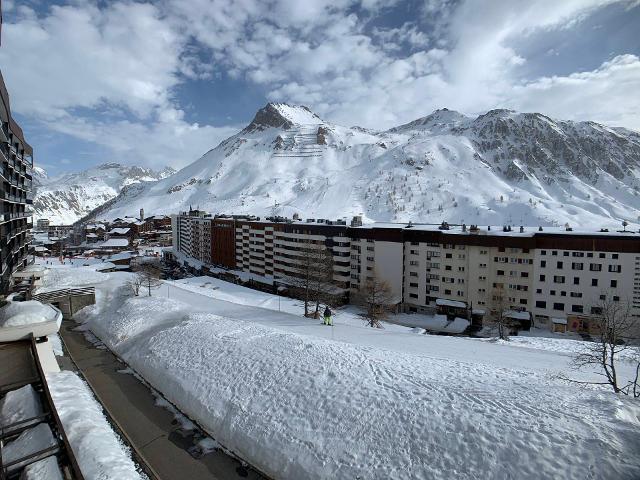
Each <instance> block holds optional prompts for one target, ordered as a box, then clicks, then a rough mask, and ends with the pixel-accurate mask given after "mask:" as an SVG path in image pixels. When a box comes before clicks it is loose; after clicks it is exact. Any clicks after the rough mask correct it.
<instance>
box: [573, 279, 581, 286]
mask: <svg viewBox="0 0 640 480" xmlns="http://www.w3.org/2000/svg"><path fill="white" fill-rule="evenodd" d="M573 284H574V285H580V277H573Z"/></svg>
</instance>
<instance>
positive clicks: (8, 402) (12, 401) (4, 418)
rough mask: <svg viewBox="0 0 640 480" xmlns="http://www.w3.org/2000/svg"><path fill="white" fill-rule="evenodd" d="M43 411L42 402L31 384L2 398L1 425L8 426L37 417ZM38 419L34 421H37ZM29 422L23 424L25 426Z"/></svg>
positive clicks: (0, 402) (0, 401)
mask: <svg viewBox="0 0 640 480" xmlns="http://www.w3.org/2000/svg"><path fill="white" fill-rule="evenodd" d="M41 413H42V404H41V403H40V398H39V397H38V394H37V393H36V391H35V390H34V389H33V387H32V386H31V385H25V386H24V387H22V388H19V389H17V390H12V391H10V392H7V394H6V395H5V397H4V398H3V399H2V400H0V426H2V427H7V426H9V425H12V424H14V423H16V422H20V421H22V420H27V419H29V418H33V417H36V416H38V415H40V414H41ZM37 422H38V421H34V423H37ZM24 425H28V424H21V425H20V426H24Z"/></svg>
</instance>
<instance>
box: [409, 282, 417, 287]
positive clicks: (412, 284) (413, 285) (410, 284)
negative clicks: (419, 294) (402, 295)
mask: <svg viewBox="0 0 640 480" xmlns="http://www.w3.org/2000/svg"><path fill="white" fill-rule="evenodd" d="M409 286H410V287H413V288H418V284H417V283H415V282H411V283H409Z"/></svg>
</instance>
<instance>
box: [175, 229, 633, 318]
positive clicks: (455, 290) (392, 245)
mask: <svg viewBox="0 0 640 480" xmlns="http://www.w3.org/2000/svg"><path fill="white" fill-rule="evenodd" d="M211 222H212V223H211V225H212V230H211V232H212V233H211V235H210V236H209V237H208V238H210V241H211V259H212V262H211V263H212V264H213V265H218V266H223V267H225V268H227V269H232V270H237V271H242V272H247V273H250V274H252V275H254V276H255V277H254V278H260V277H263V278H264V279H265V281H266V282H267V283H268V282H274V281H275V282H277V281H278V280H282V279H285V278H286V277H287V276H290V275H291V274H293V273H295V270H296V266H297V265H298V262H299V251H300V248H301V244H302V243H307V242H311V243H314V244H318V245H324V246H325V248H327V250H328V251H330V252H331V254H332V255H333V260H334V281H335V283H336V285H338V286H339V287H340V288H342V289H344V291H348V292H350V293H351V294H354V293H356V292H357V291H358V290H359V289H361V288H362V287H363V286H364V285H365V284H366V282H367V280H371V279H373V278H374V277H377V278H379V279H381V280H384V281H386V282H387V283H388V284H389V286H390V287H391V290H392V292H393V294H394V296H395V297H396V299H397V301H398V304H399V305H400V306H401V307H402V308H403V309H404V310H406V311H410V312H423V313H432V312H434V311H435V310H436V307H437V304H438V302H443V301H446V302H449V304H452V305H459V306H463V307H464V308H468V309H470V310H473V311H475V312H477V313H478V314H479V315H482V314H483V313H487V312H489V311H491V310H496V309H498V308H499V309H505V310H510V311H512V312H526V313H528V315H529V318H531V319H532V320H533V321H534V322H537V323H540V324H549V325H551V322H552V321H553V319H565V320H566V319H567V318H570V317H579V316H588V315H591V314H592V313H593V312H594V309H593V307H595V306H596V304H597V303H598V302H599V301H600V299H601V298H603V297H602V296H603V295H604V298H610V299H612V300H616V301H629V302H630V303H631V305H632V307H633V312H632V313H633V314H634V315H638V316H640V234H639V233H635V232H629V231H622V232H608V231H592V232H589V231H581V232H574V231H567V230H565V229H561V228H553V227H549V228H540V227H519V228H514V229H511V228H510V227H509V228H507V227H483V228H479V227H477V226H469V227H467V226H466V225H455V226H454V225H448V224H446V223H443V224H441V225H413V224H408V225H407V224H384V223H376V224H370V225H365V226H358V222H354V223H355V224H353V225H352V226H347V225H346V222H344V221H336V222H328V221H325V220H307V221H300V220H296V221H292V220H288V219H281V218H270V219H266V220H263V221H261V220H259V219H256V218H242V217H235V218H233V217H214V218H213V219H211ZM174 231H176V233H177V234H178V237H180V238H176V240H175V243H174V244H175V245H181V246H182V245H185V244H187V243H188V244H189V245H190V244H191V243H192V242H193V240H192V238H193V236H194V232H193V229H185V228H184V227H181V228H180V229H176V230H174ZM199 235H202V236H203V243H204V244H205V246H201V247H200V248H201V249H206V242H207V241H208V238H207V237H206V235H205V234H204V233H202V234H199ZM179 251H182V252H183V253H185V252H186V251H188V249H185V248H184V247H181V249H180V250H179ZM185 254H186V253H185ZM192 256H193V255H192ZM194 258H198V257H194ZM202 258H204V257H202ZM203 261H204V260H203ZM205 263H207V262H206V261H205ZM461 308H462V307H461Z"/></svg>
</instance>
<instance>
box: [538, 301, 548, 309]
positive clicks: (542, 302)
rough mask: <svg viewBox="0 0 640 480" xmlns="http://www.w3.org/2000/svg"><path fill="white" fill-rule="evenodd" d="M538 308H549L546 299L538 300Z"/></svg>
mask: <svg viewBox="0 0 640 480" xmlns="http://www.w3.org/2000/svg"><path fill="white" fill-rule="evenodd" d="M536 308H547V302H545V301H544V300H536Z"/></svg>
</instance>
